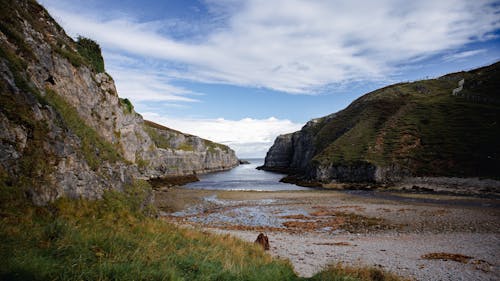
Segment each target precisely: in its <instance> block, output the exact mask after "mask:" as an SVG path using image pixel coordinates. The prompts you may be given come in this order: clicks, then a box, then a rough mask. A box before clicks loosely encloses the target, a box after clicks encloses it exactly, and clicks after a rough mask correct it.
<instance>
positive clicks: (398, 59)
mask: <svg viewBox="0 0 500 281" xmlns="http://www.w3.org/2000/svg"><path fill="white" fill-rule="evenodd" d="M47 2H48V8H49V10H50V12H51V13H53V14H55V15H56V17H57V18H58V19H60V21H61V23H62V25H63V26H64V27H65V28H66V29H68V30H69V31H70V32H71V33H72V34H83V35H86V36H90V37H92V38H94V39H96V40H97V41H98V42H100V43H101V44H102V45H103V46H104V47H105V48H108V49H115V50H120V51H125V52H128V53H132V54H136V55H140V56H145V57H150V58H156V59H160V60H164V61H169V62H176V63H179V64H182V65H183V66H184V68H183V70H182V71H179V72H178V73H177V75H178V76H179V77H183V78H188V79H191V80H194V81H203V82H221V83H229V84H235V85H242V86H256V87H267V88H270V89H275V90H280V91H285V92H289V93H306V92H315V91H317V90H320V89H322V88H323V87H325V86H328V85H329V84H332V83H342V82H345V81H352V80H360V79H361V80H372V79H381V78H384V77H387V75H388V74H390V73H391V72H393V71H394V67H395V66H396V65H401V64H404V63H407V62H408V61H415V60H420V59H423V58H426V57H428V56H431V55H435V54H439V53H443V52H449V51H450V50H454V49H457V48H460V47H463V46H464V45H465V44H467V43H471V42H474V41H480V40H486V39H488V38H490V37H491V32H493V31H495V30H498V28H500V21H499V20H498V13H499V12H500V7H499V6H498V5H493V4H492V3H494V1H492V0H475V1H469V0H455V1H452V0H441V1H435V0H420V1H400V0H381V1H329V0H324V1H305V0H274V1H266V0H247V1H244V2H240V1H224V2H223V3H224V5H226V6H227V7H226V8H222V7H224V5H216V4H214V1H207V3H208V5H210V7H209V8H212V10H215V11H219V16H220V17H221V18H223V19H224V20H223V22H224V23H225V25H224V26H221V27H218V28H215V29H213V31H212V32H211V33H207V34H206V35H205V36H202V37H201V38H197V40H196V41H195V42H185V41H180V40H175V39H172V38H169V37H168V36H165V35H163V34H161V33H160V31H159V30H160V29H161V28H160V27H159V25H161V23H158V22H152V23H151V22H137V21H135V20H131V19H130V18H126V17H123V18H114V19H102V18H96V17H92V16H88V15H83V14H80V13H79V11H69V10H63V9H58V8H57V4H52V2H50V1H47ZM215 2H216V1H215ZM209 10H210V9H209ZM128 86H129V85H127V87H128ZM124 88H125V87H124ZM165 90H167V89H165ZM169 90H170V89H169ZM172 90H178V89H172ZM178 94H179V93H178ZM180 94H181V95H183V94H182V93H180Z"/></svg>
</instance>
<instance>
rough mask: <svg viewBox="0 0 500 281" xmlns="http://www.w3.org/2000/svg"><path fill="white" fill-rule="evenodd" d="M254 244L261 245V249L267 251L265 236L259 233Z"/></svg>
mask: <svg viewBox="0 0 500 281" xmlns="http://www.w3.org/2000/svg"><path fill="white" fill-rule="evenodd" d="M255 243H257V244H259V245H261V246H262V248H264V250H266V251H268V250H269V238H267V235H264V233H260V234H259V235H258V236H257V239H256V240H255Z"/></svg>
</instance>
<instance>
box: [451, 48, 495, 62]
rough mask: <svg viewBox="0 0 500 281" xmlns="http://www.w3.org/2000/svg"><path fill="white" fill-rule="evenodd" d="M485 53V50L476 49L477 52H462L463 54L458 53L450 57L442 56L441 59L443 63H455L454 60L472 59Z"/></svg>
mask: <svg viewBox="0 0 500 281" xmlns="http://www.w3.org/2000/svg"><path fill="white" fill-rule="evenodd" d="M484 52H486V49H478V50H471V51H464V52H459V53H454V54H451V55H447V56H444V57H443V59H444V60H445V61H455V60H461V59H465V58H468V57H472V56H475V55H478V54H481V53H484Z"/></svg>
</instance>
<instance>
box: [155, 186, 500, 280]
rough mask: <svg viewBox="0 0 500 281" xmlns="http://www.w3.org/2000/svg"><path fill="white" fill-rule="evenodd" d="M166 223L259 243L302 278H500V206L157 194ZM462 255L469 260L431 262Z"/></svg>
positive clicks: (465, 201) (447, 199) (456, 200)
mask: <svg viewBox="0 0 500 281" xmlns="http://www.w3.org/2000/svg"><path fill="white" fill-rule="evenodd" d="M155 198H156V204H157V206H158V208H159V209H160V210H161V212H160V214H161V216H162V218H163V219H165V220H167V221H170V222H173V223H176V224H179V225H189V226H193V227H197V228H203V229H208V230H210V231H213V232H217V233H230V234H232V235H235V236H237V237H240V238H242V239H244V240H247V241H254V240H255V238H256V237H257V235H258V234H259V232H266V233H267V235H268V236H269V239H270V244H271V251H270V252H271V254H272V255H274V256H277V257H280V258H285V259H289V260H290V261H291V262H292V264H293V265H294V268H295V270H296V272H297V273H298V274H299V275H300V276H305V277H307V276H312V275H313V274H314V273H316V272H318V271H319V270H321V268H323V267H324V266H326V265H328V264H332V263H338V262H342V263H345V264H349V265H368V266H376V267H380V268H383V269H386V270H389V271H392V272H395V273H397V274H400V275H402V276H406V277H410V278H413V279H416V280H500V262H499V260H500V255H499V253H500V208H499V206H500V200H496V199H484V198H474V197H461V196H450V195H446V196H445V195H434V194H401V193H386V192H376V193H374V192H369V191H363V192H339V191H324V190H320V191H318V190H312V191H279V192H256V191H211V190H189V189H182V188H175V189H169V190H167V191H163V192H157V193H156V194H155ZM440 252H444V253H449V254H460V255H465V256H468V257H470V259H468V260H466V261H465V262H457V261H452V260H449V259H448V260H441V259H425V258H422V256H424V255H426V254H431V253H440Z"/></svg>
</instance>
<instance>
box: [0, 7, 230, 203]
mask: <svg viewBox="0 0 500 281" xmlns="http://www.w3.org/2000/svg"><path fill="white" fill-rule="evenodd" d="M0 4H1V6H2V10H1V11H0V13H1V17H0V90H1V92H0V101H1V102H0V148H1V150H0V179H1V184H2V186H19V187H20V188H24V189H26V192H27V193H28V194H30V196H32V198H33V200H34V201H35V202H36V203H39V204H43V203H45V202H48V201H50V200H53V199H55V198H58V197H60V196H71V197H78V196H83V197H89V198H98V197H100V196H101V194H102V192H103V190H105V189H109V188H117V189H121V188H123V186H124V185H125V184H129V183H130V182H131V181H132V179H133V178H152V177H162V176H166V175H185V174H192V173H204V172H209V171H217V170H222V169H228V168H231V167H234V166H236V165H237V164H238V160H237V158H236V156H235V154H234V151H232V150H231V149H229V148H228V147H226V146H222V145H218V144H214V143H212V142H209V141H206V140H203V139H200V138H197V137H194V136H188V135H185V134H182V133H180V132H175V131H172V130H171V131H165V130H166V129H158V128H153V127H151V126H148V123H145V122H144V120H143V119H142V116H140V115H139V114H137V113H135V112H134V110H133V107H132V105H131V104H130V103H129V102H128V100H122V99H120V98H119V97H118V94H117V91H116V88H115V85H114V82H113V79H112V78H111V77H110V76H109V75H108V74H107V73H105V72H104V69H103V65H102V64H103V62H102V57H101V54H100V49H99V47H98V46H97V45H95V46H93V45H92V44H90V47H89V42H90V43H92V42H91V41H88V40H87V41H85V40H81V41H80V40H79V41H77V42H75V41H73V40H72V39H71V38H69V37H68V36H67V35H66V34H65V33H64V31H63V30H62V28H61V27H60V26H59V25H58V24H57V23H56V22H55V21H54V20H53V19H52V18H51V17H50V15H49V14H48V13H47V11H46V10H45V9H44V8H43V7H41V6H40V5H38V4H37V3H36V2H35V1H31V0H24V1H23V0H19V1H5V0H1V1H0ZM96 48H97V51H96ZM99 61H101V64H99ZM96 62H97V63H96ZM152 131H155V132H156V133H157V134H156V140H155V139H154V138H153V137H152V135H151V132H152ZM162 138H167V139H168V142H169V143H171V146H170V147H167V148H165V147H161V145H159V143H160V142H161V141H162V140H161V139H162Z"/></svg>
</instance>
